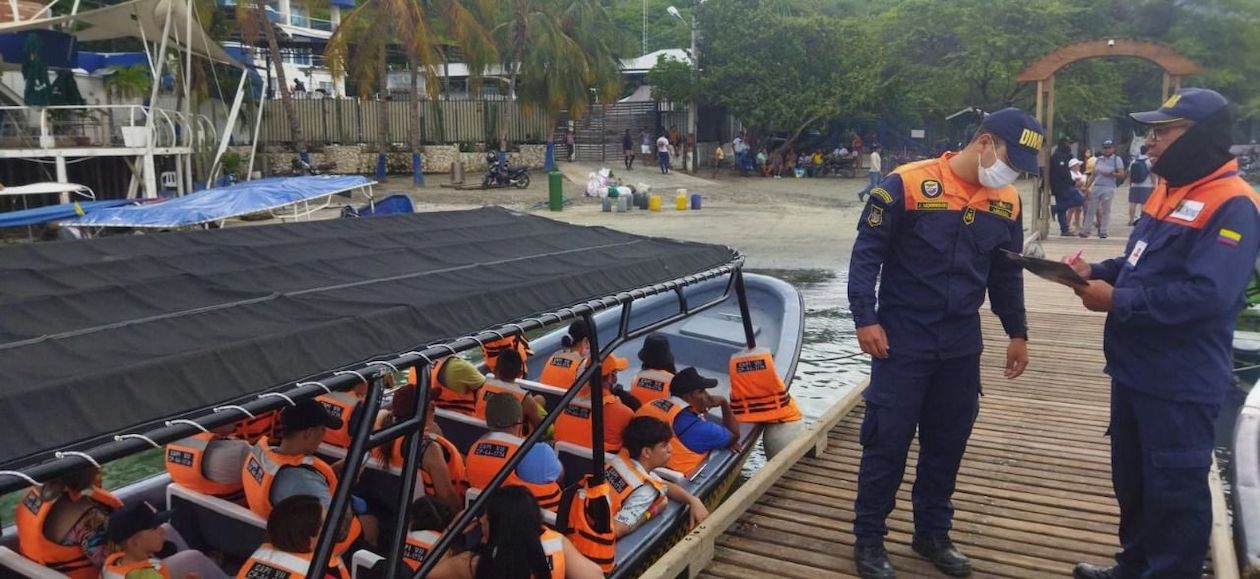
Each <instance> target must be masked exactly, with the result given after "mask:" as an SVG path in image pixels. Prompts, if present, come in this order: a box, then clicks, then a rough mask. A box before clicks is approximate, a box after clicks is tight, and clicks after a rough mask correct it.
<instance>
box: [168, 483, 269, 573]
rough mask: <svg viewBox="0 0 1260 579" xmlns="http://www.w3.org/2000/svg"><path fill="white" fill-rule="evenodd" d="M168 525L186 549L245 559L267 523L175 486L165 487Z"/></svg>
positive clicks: (243, 510)
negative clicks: (175, 531) (169, 519)
mask: <svg viewBox="0 0 1260 579" xmlns="http://www.w3.org/2000/svg"><path fill="white" fill-rule="evenodd" d="M166 504H167V505H168V506H169V508H170V509H171V511H172V513H173V514H172V516H171V525H172V526H174V527H175V529H176V530H177V531H179V533H180V534H181V535H183V537H184V540H186V541H187V542H188V546H189V547H191V548H193V549H198V550H201V551H219V552H221V553H224V554H225V555H229V556H231V557H235V558H239V559H240V560H242V561H243V560H245V559H248V558H249V556H250V555H252V554H253V553H254V551H255V550H257V549H258V546H259V545H261V544H262V543H263V540H264V539H265V538H266V535H267V521H266V520H264V519H263V518H262V517H260V516H258V515H257V514H254V512H253V511H251V510H249V509H248V508H246V507H243V506H241V505H238V504H236V503H233V502H229V501H225V500H223V499H220V498H216V497H212V496H210V495H206V494H202V493H199V492H197V491H194V490H192V489H190V488H188V487H185V486H183V485H181V484H179V483H171V484H170V485H167V487H166Z"/></svg>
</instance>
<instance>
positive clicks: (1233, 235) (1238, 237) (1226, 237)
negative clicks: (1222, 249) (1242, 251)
mask: <svg viewBox="0 0 1260 579" xmlns="http://www.w3.org/2000/svg"><path fill="white" fill-rule="evenodd" d="M1240 241H1242V234H1241V233H1239V232H1237V231H1234V230H1233V229H1225V228H1224V227H1222V228H1221V231H1220V232H1219V233H1218V234H1217V236H1216V242H1217V243H1220V244H1224V245H1228V246H1230V247H1238V242H1240Z"/></svg>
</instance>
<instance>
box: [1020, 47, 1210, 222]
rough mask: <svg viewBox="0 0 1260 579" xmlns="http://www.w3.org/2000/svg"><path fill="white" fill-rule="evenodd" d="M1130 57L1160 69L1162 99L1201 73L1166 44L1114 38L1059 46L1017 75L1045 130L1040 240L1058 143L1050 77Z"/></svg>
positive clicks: (1039, 197)
mask: <svg viewBox="0 0 1260 579" xmlns="http://www.w3.org/2000/svg"><path fill="white" fill-rule="evenodd" d="M1109 57H1131V58H1141V59H1144V60H1148V61H1150V62H1153V63H1155V64H1157V65H1159V67H1160V68H1162V69H1164V82H1163V89H1162V91H1161V94H1160V99H1161V100H1163V99H1166V98H1168V97H1169V96H1171V94H1172V93H1173V92H1175V91H1176V90H1177V89H1179V88H1181V79H1182V78H1183V77H1186V76H1193V75H1198V74H1202V73H1203V67H1201V66H1199V64H1198V63H1197V62H1195V61H1193V60H1190V58H1188V57H1186V56H1185V55H1183V54H1181V53H1180V52H1177V50H1176V49H1174V48H1173V47H1171V46H1168V45H1167V44H1163V43H1159V42H1154V41H1151V40H1134V39H1114V40H1087V41H1085V42H1078V43H1076V44H1069V45H1067V46H1064V47H1061V48H1059V49H1057V50H1055V51H1054V52H1051V53H1050V54H1047V55H1045V56H1043V57H1041V58H1039V59H1037V60H1036V61H1034V62H1033V63H1032V64H1030V65H1028V67H1027V68H1025V69H1024V71H1023V72H1021V73H1019V77H1018V78H1017V80H1018V81H1019V82H1029V83H1032V82H1035V83H1037V110H1036V115H1037V120H1038V121H1040V122H1041V124H1042V126H1044V127H1045V128H1046V140H1045V143H1046V145H1045V147H1044V148H1042V151H1041V160H1040V165H1041V174H1042V176H1043V177H1042V179H1041V183H1040V184H1039V185H1038V187H1037V224H1036V226H1037V231H1038V232H1039V233H1040V236H1041V239H1045V238H1046V237H1047V235H1049V233H1050V189H1049V187H1048V185H1047V183H1046V181H1047V179H1048V178H1049V176H1050V172H1049V168H1050V148H1051V147H1053V146H1054V144H1055V143H1057V142H1058V139H1057V138H1055V135H1054V75H1055V73H1057V72H1059V71H1060V70H1062V69H1063V68H1064V67H1066V66H1068V65H1069V64H1072V63H1074V62H1078V61H1081V60H1086V59H1090V58H1109Z"/></svg>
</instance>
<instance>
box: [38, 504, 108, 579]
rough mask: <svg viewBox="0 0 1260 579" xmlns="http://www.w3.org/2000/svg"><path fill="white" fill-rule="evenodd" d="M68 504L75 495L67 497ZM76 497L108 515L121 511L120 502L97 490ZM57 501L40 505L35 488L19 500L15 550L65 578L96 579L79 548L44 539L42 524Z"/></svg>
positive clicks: (89, 560)
mask: <svg viewBox="0 0 1260 579" xmlns="http://www.w3.org/2000/svg"><path fill="white" fill-rule="evenodd" d="M66 496H67V497H70V498H71V500H74V499H75V498H77V497H75V495H73V494H67V495H66ZM80 496H85V497H88V498H89V499H91V500H92V501H93V502H95V503H97V504H99V505H101V506H103V507H106V508H108V509H109V510H110V511H111V512H112V511H116V510H118V509H120V508H122V501H120V500H118V497H115V496H114V495H112V494H110V492H109V491H106V490H105V489H102V488H100V487H92V488H91V489H88V490H87V491H84V492H83V493H82V494H81V495H80ZM59 500H61V499H60V498H57V499H54V500H51V501H44V500H43V498H42V497H41V496H40V489H39V487H32V488H31V489H30V490H28V491H26V495H25V496H24V497H22V502H21V503H20V504H19V505H18V508H17V517H16V519H17V521H16V522H17V530H18V547H19V549H20V550H21V551H22V554H23V555H25V556H26V558H27V559H30V560H32V561H34V562H36V563H39V564H40V565H44V566H45V567H49V568H51V569H53V570H55V571H59V572H61V573H64V574H66V575H67V576H69V577H71V579H96V578H97V577H98V576H99V575H100V571H99V570H98V569H97V568H96V565H95V564H94V563H92V560H91V559H88V556H87V554H86V553H84V552H83V547H81V546H79V545H62V544H60V543H58V542H56V541H53V540H52V539H49V538H48V537H46V536H45V535H44V524H45V523H46V522H48V515H49V513H51V512H52V509H53V506H54V505H56V504H57V501H59Z"/></svg>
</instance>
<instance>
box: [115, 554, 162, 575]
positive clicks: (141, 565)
mask: <svg viewBox="0 0 1260 579" xmlns="http://www.w3.org/2000/svg"><path fill="white" fill-rule="evenodd" d="M123 555H124V554H123V553H114V554H113V555H110V556H109V557H106V558H105V567H103V568H102V569H101V579H126V578H127V574H128V573H130V572H132V571H139V570H141V569H152V570H154V571H157V573H158V575H161V576H162V578H163V579H171V570H170V569H167V568H166V565H163V564H162V560H161V559H158V558H156V557H154V558H151V559H145V560H144V561H136V562H135V563H123V562H122V558H123Z"/></svg>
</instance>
